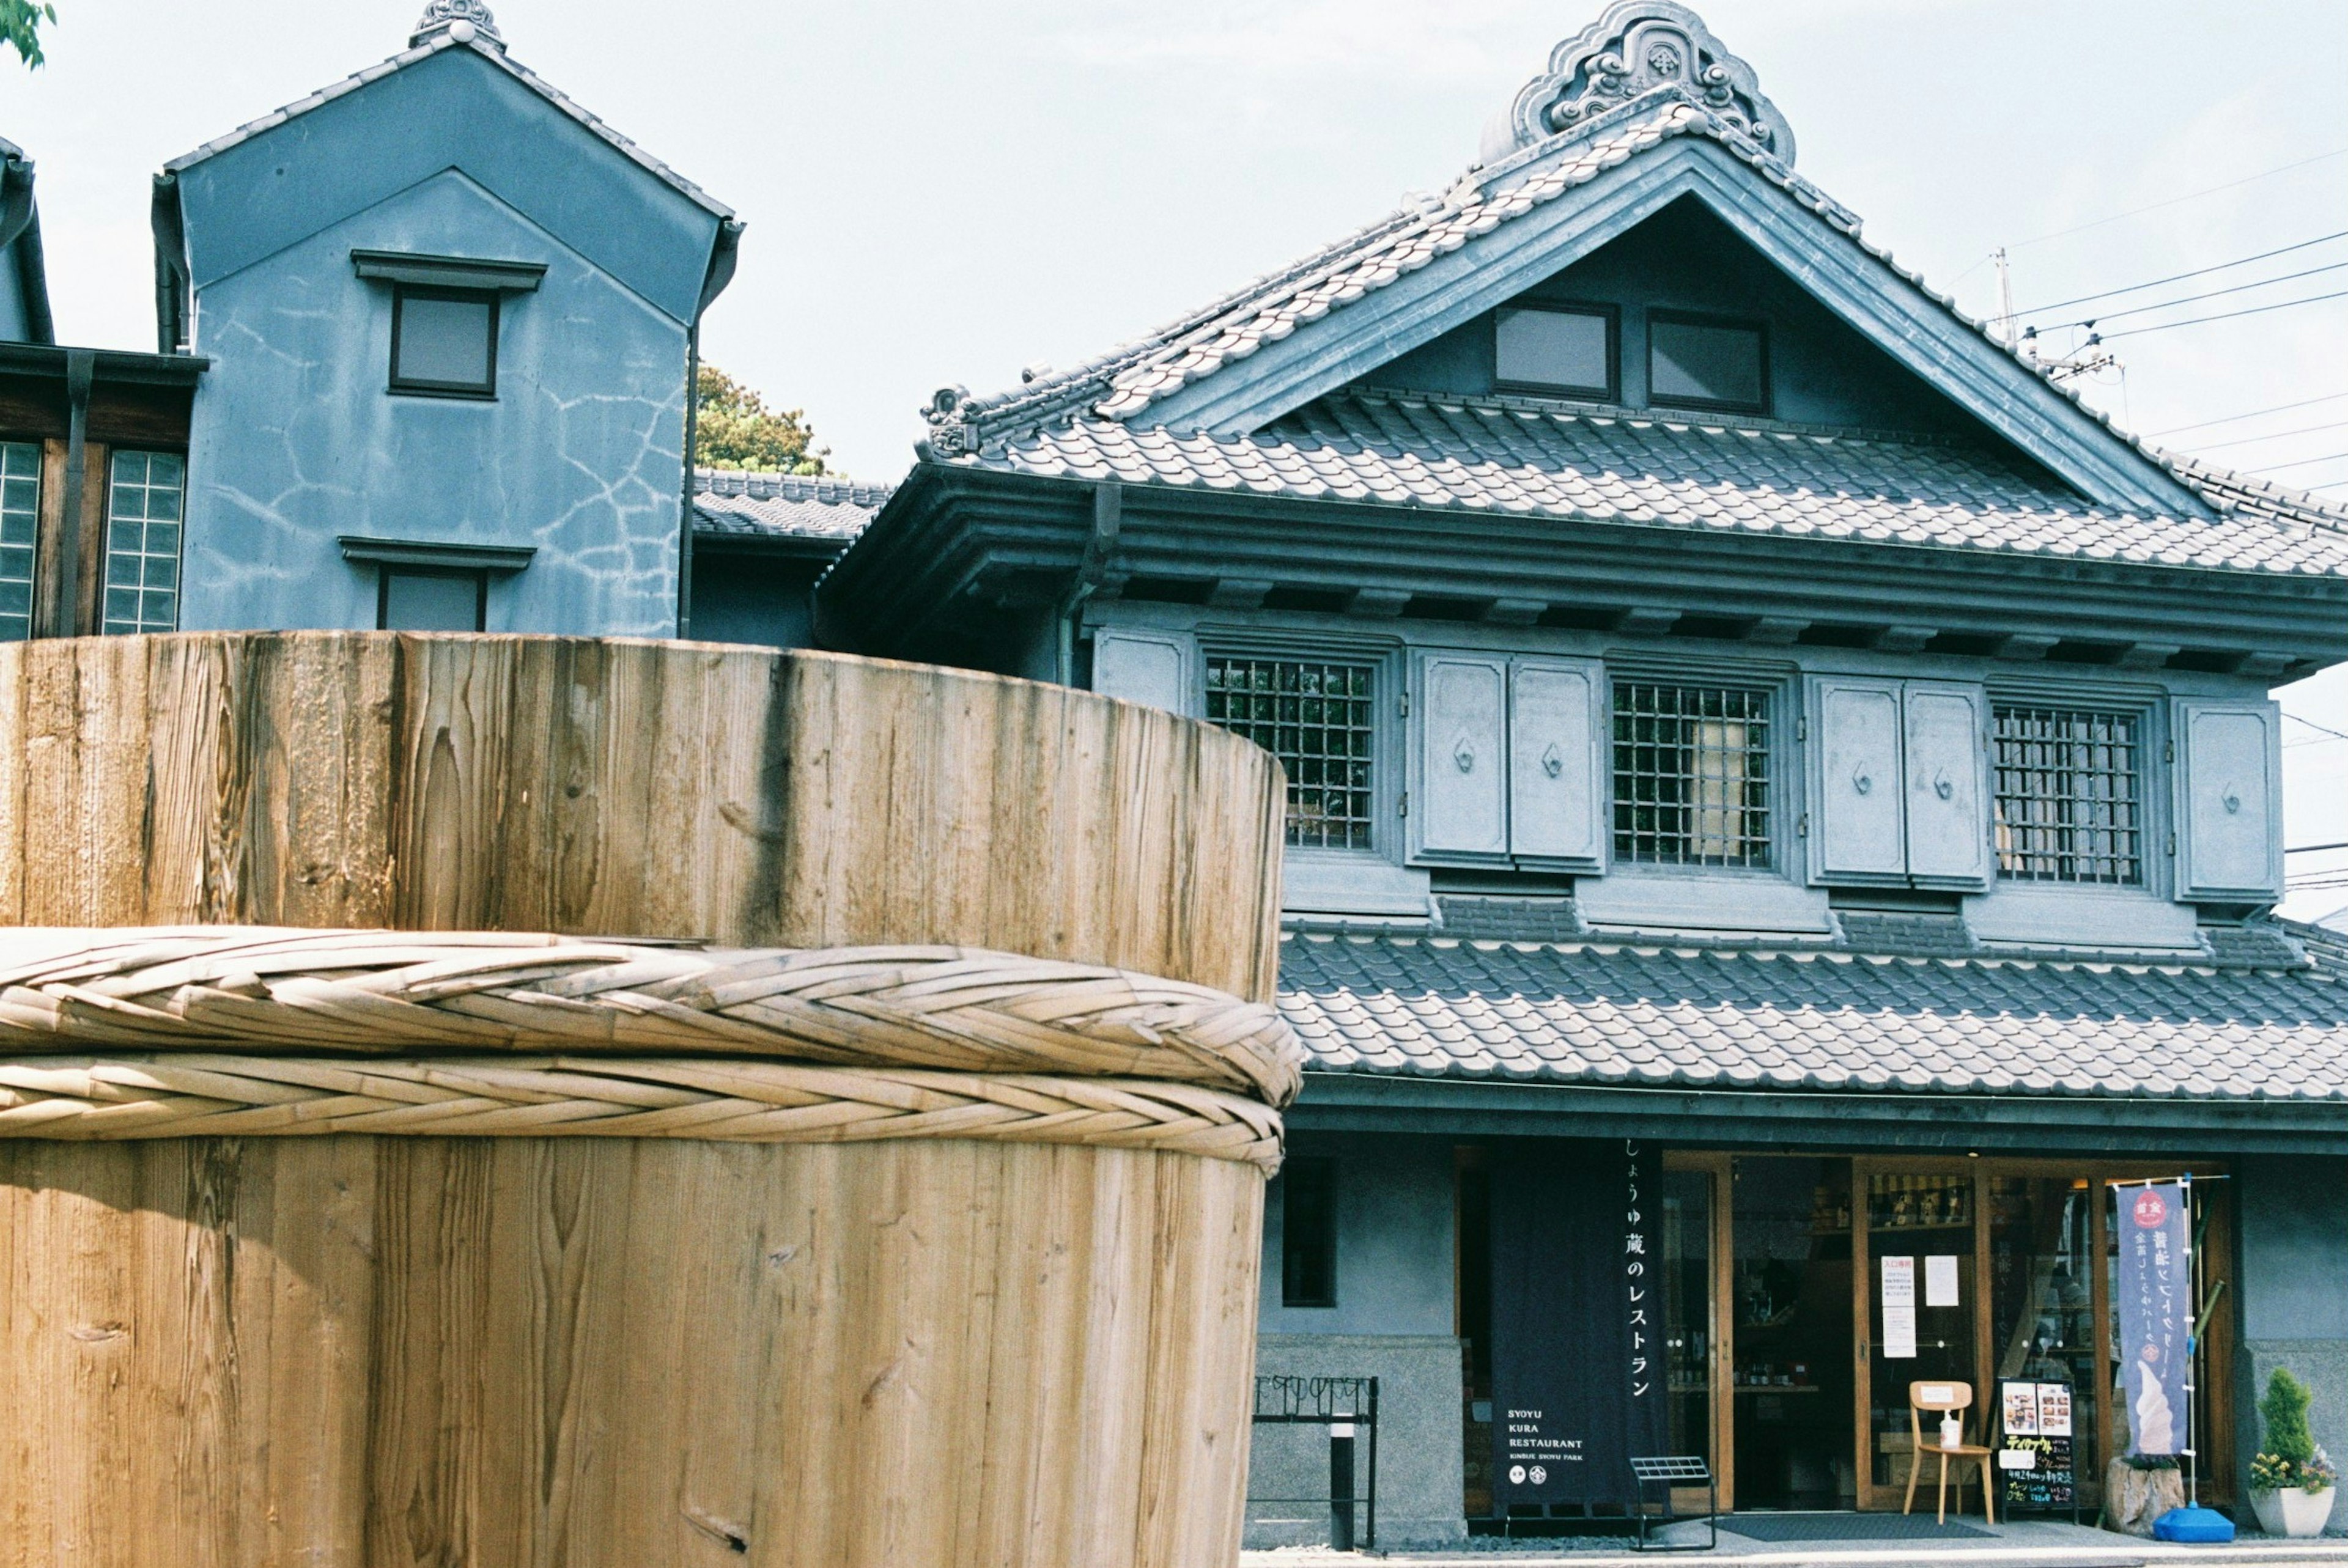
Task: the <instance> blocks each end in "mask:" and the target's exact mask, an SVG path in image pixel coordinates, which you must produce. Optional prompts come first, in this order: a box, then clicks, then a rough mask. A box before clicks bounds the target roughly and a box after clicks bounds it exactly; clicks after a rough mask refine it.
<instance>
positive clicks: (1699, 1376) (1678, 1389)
mask: <svg viewBox="0 0 2348 1568" xmlns="http://www.w3.org/2000/svg"><path fill="white" fill-rule="evenodd" d="M1726 1171H1727V1161H1726V1160H1725V1158H1722V1157H1719V1156H1714V1155H1703V1154H1685V1155H1681V1154H1675V1155H1673V1156H1670V1157H1669V1158H1668V1159H1667V1160H1666V1162H1665V1164H1664V1169H1663V1182H1662V1187H1661V1191H1662V1195H1663V1226H1662V1230H1663V1353H1664V1365H1665V1369H1666V1371H1667V1373H1668V1375H1669V1379H1670V1380H1669V1388H1670V1391H1671V1400H1670V1403H1669V1405H1668V1406H1667V1409H1668V1411H1669V1415H1668V1418H1667V1419H1668V1421H1669V1426H1670V1431H1669V1439H1668V1440H1669V1444H1670V1448H1669V1451H1670V1452H1672V1453H1674V1454H1697V1455H1701V1456H1702V1457H1703V1458H1704V1461H1705V1462H1706V1463H1707V1464H1709V1465H1711V1466H1712V1470H1713V1474H1714V1475H1715V1476H1722V1472H1723V1470H1724V1468H1725V1467H1724V1466H1723V1465H1722V1464H1721V1460H1720V1454H1721V1442H1720V1436H1721V1413H1720V1409H1719V1400H1718V1399H1717V1397H1716V1396H1717V1393H1718V1389H1719V1382H1720V1378H1719V1369H1720V1368H1725V1366H1726V1365H1727V1359H1726V1353H1725V1347H1724V1345H1723V1344H1722V1330H1723V1329H1724V1327H1725V1324H1724V1323H1723V1321H1722V1318H1723V1312H1722V1304H1721V1295H1720V1290H1719V1281H1718V1277H1717V1276H1718V1269H1719V1263H1720V1245H1719V1241H1720V1236H1721V1235H1722V1234H1723V1233H1722V1227H1723V1225H1725V1221H1726V1218H1727V1214H1726V1212H1725V1204H1724V1202H1723V1200H1722V1198H1721V1197H1720V1195H1719V1182H1720V1179H1721V1178H1722V1177H1723V1176H1724V1175H1725V1173H1726ZM1723 1482H1724V1485H1723V1491H1722V1493H1721V1505H1722V1506H1723V1507H1727V1506H1729V1498H1728V1493H1727V1491H1726V1490H1725V1477H1723ZM1673 1501H1674V1503H1675V1504H1676V1505H1677V1506H1678V1508H1679V1509H1680V1511H1681V1512H1695V1511H1700V1510H1701V1509H1703V1508H1704V1506H1705V1502H1706V1499H1705V1498H1704V1496H1703V1495H1702V1489H1697V1491H1694V1492H1691V1493H1689V1494H1687V1495H1684V1496H1681V1497H1677V1498H1675V1499H1674V1500H1673Z"/></svg>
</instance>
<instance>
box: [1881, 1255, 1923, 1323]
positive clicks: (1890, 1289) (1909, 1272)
mask: <svg viewBox="0 0 2348 1568" xmlns="http://www.w3.org/2000/svg"><path fill="white" fill-rule="evenodd" d="M1915 1305H1916V1260H1915V1259H1914V1258H1912V1257H1887V1258H1885V1259H1884V1260H1883V1307H1884V1310H1886V1311H1887V1312H1888V1311H1890V1309H1891V1308H1892V1307H1913V1306H1915Z"/></svg>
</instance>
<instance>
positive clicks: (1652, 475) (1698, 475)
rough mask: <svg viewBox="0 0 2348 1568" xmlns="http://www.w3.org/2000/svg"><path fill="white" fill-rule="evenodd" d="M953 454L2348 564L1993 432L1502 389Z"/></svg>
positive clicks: (1636, 514)
mask: <svg viewBox="0 0 2348 1568" xmlns="http://www.w3.org/2000/svg"><path fill="white" fill-rule="evenodd" d="M957 461H959V462H963V463H965V464H975V465H981V466H989V467H995V468H1002V469H1008V470H1014V471H1018V472H1024V473H1033V474H1052V475H1064V476H1068V477H1077V478H1084V479H1117V480H1122V481H1124V482H1126V483H1128V484H1155V485H1168V486H1178V487H1195V488H1199V489H1204V490H1229V491H1246V492H1250V493H1252V494H1256V495H1263V496H1289V497H1334V498H1339V499H1346V500H1356V501H1372V502H1386V503H1389V504H1395V505H1403V504H1407V505H1412V506H1419V507H1452V508H1457V509H1461V510H1467V511H1481V512H1493V513H1501V514H1510V513H1513V514H1520V515H1526V516H1532V517H1547V518H1560V519H1564V518H1579V519H1588V520H1593V521H1599V522H1612V523H1629V524H1637V525H1645V526H1649V527H1657V528H1688V529H1704V530H1721V529H1735V530H1738V531H1742V532H1748V533H1759V534H1776V535H1783V536H1791V537H1804V538H1822V539H1852V540H1867V541H1874V542H1879V543H1887V544H1907V545H1918V546H1927V547H1935V548H1949V549H1966V550H1990V551H1996V552H2000V553H2005V554H2025V555H2034V556H2040V557H2050V558H2075V559H2085V560H2108V561H2125V562H2130V563H2135V564H2141V565H2148V566H2175V567H2197V568H2202V569H2225V570H2240V571H2265V572H2288V573H2298V574H2307V575H2320V576H2326V577H2342V576H2348V521H2343V524H2342V525H2340V526H2328V525H2325V524H2322V523H2320V522H2312V521H2307V520H2296V519H2289V518H2284V517H2282V516H2279V515H2276V514H2275V513H2274V512H2273V511H2271V510H2259V509H2253V508H2251V507H2240V508H2238V509H2235V510H2232V511H2230V512H2227V513H2223V514H2221V515H2219V517H2217V518H2164V517H2137V516H2133V515H2129V514H2126V513H2120V512H2113V511H2108V510H2105V509H2103V508H2100V507H2093V506H2089V505H2086V504H2084V503H2082V502H2080V501H2079V500H2078V499H2077V497H2075V496H2074V495H2073V494H2072V493H2071V492H2069V491H2067V490H2065V489H2062V488H2059V487H2056V486H2055V485H2054V484H2053V483H2051V482H2049V481H2045V480H2043V479H2038V478H2034V477H2032V476H2031V475H2029V474H2028V473H2026V472H2024V470H2023V469H2021V468H2020V467H2018V466H2015V465H2014V464H2013V463H2011V462H2008V461H2006V460H2005V459H2003V458H2002V457H2000V456H1997V455H1996V453H1995V452H1993V450H1991V449H1990V448H1988V447H1986V446H1974V445H1970V444H1966V443H1962V442H1959V441H1954V440H1950V441H1935V440H1933V439H1931V438H1930V437H1921V436H1884V435H1870V434H1866V433H1826V432H1816V431H1806V430H1802V429H1799V428H1797V427H1794V426H1788V425H1773V424H1770V423H1767V422H1763V421H1754V420H1739V419H1735V418H1734V417H1731V416H1695V415H1684V416H1671V415H1657V414H1654V413H1652V412H1638V413H1634V412H1632V411H1628V410H1595V409H1588V408H1579V407H1573V406H1570V405H1559V404H1555V403H1548V402H1544V401H1541V400H1537V399H1528V398H1512V397H1481V398H1471V397H1436V396H1426V395H1416V394H1407V393H1378V392H1352V393H1344V394H1340V395H1332V396H1329V397H1325V398H1323V399H1321V400H1319V401H1318V402H1316V403H1313V404H1312V405H1308V406H1306V407H1305V408H1303V409H1302V410H1299V411H1298V412H1296V413H1294V414H1291V415H1287V416H1285V417H1283V418H1282V419H1280V420H1277V421H1275V422H1273V423H1272V425H1268V426H1266V427H1265V428H1264V429H1263V430H1262V431H1260V432H1258V433H1257V434H1255V435H1253V436H1225V437H1216V436H1205V435H1196V434H1193V435H1181V434H1177V433H1175V432H1172V431H1169V430H1166V429H1162V428H1144V429H1137V428H1134V427H1133V426H1131V425H1126V424H1120V423H1118V422H1117V421H1115V420H1110V419H1103V418H1097V417H1088V418H1082V419H1075V420H1071V421H1068V422H1066V423H1065V424H1059V425H1046V426H1045V427H1044V428H1041V429H1038V430H1035V431H1031V432H1029V433H1027V434H1025V435H1024V436H1019V437H1017V438H1015V439H1014V440H1011V441H1010V442H1008V443H1007V444H1005V445H1004V446H997V447H991V448H989V449H987V450H986V451H985V452H984V453H983V454H982V455H980V456H973V457H967V458H962V459H958V460H957Z"/></svg>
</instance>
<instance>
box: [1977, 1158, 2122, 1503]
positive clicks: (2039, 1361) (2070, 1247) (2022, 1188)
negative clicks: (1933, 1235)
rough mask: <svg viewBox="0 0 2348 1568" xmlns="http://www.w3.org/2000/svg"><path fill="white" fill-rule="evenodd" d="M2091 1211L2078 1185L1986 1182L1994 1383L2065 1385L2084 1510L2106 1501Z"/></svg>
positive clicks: (2066, 1181)
mask: <svg viewBox="0 0 2348 1568" xmlns="http://www.w3.org/2000/svg"><path fill="white" fill-rule="evenodd" d="M2094 1203H2095V1184H2093V1183H2092V1182H2090V1181H2089V1180H2088V1179H2087V1178H2086V1177H2085V1176H2013V1175H1992V1176H1991V1177H1990V1178H1989V1275H1990V1280H1989V1304H1990V1305H1989V1317H1990V1332H1989V1344H1990V1360H1991V1374H1992V1377H1993V1378H2027V1379H2030V1380H2032V1381H2034V1382H2044V1383H2068V1384H2069V1385H2070V1386H2071V1432H2072V1455H2073V1460H2072V1471H2073V1474H2074V1475H2075V1478H2076V1481H2077V1484H2078V1487H2079V1493H2080V1500H2081V1501H2082V1503H2083V1504H2084V1505H2085V1506H2087V1507H2091V1508H2092V1507H2095V1506H2096V1505H2098V1504H2099V1503H2100V1502H2101V1501H2102V1495H2103V1488H2102V1477H2103V1451H2102V1442H2101V1440H2100V1439H2101V1433H2100V1427H2101V1414H2100V1409H2099V1407H2100V1402H2101V1401H2100V1399H2099V1398H2098V1384H2099V1382H2100V1380H2101V1379H2100V1377H2099V1369H2098V1368H2097V1366H2096V1284H2095V1282H2096V1254H2095V1210H2094ZM1991 1386H1992V1387H1993V1388H1994V1386H1995V1385H1994V1383H1992V1385H1991Z"/></svg>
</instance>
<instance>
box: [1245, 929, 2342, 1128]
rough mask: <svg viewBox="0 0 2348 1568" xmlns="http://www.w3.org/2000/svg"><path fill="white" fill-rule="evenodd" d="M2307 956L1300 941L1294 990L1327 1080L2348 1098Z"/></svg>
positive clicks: (1365, 938) (1316, 936)
mask: <svg viewBox="0 0 2348 1568" xmlns="http://www.w3.org/2000/svg"><path fill="white" fill-rule="evenodd" d="M2279 951H2280V952H2281V953H2286V954H2289V953H2291V947H2290V945H2289V944H2288V943H2281V944H2279ZM2292 957H2293V959H2294V961H2295V962H2296V964H2297V967H2295V968H2287V969H2286V968H2250V967H2234V966H2230V965H2227V964H2225V963H2223V962H2220V961H2219V960H2216V959H2214V958H2213V959H2211V960H2209V961H2208V962H2203V963H2175V964H2168V963H2163V964H2147V963H2117V962H2091V961H2077V960H2052V959H2031V958H2011V957H1999V958H1982V957H1967V958H1925V957H1898V956H1890V955H1885V954H1867V953H1859V952H1854V951H1850V950H1848V949H1847V948H1846V949H1838V950H1824V951H1821V950H1810V951H1800V952H1791V951H1785V950H1782V949H1775V950H1756V949H1745V950H1731V949H1723V948H1693V947H1678V946H1646V945H1632V944H1623V943H1591V942H1581V943H1563V944H1560V943H1533V942H1519V943H1511V942H1503V941H1492V940H1484V941H1471V940H1461V939H1457V938H1448V937H1423V936H1399V935H1394V934H1377V935H1348V934H1344V933H1337V932H1325V931H1324V932H1313V931H1298V932H1292V933H1290V934H1289V935H1288V936H1286V937H1285V938H1283V939H1282V947H1281V974H1280V989H1281V1008H1282V1011H1283V1012H1284V1013H1285V1014H1286V1015H1287V1018H1288V1020H1289V1021H1290V1022H1291V1023H1292V1024H1293V1025H1294V1026H1295V1028H1296V1030H1297V1033H1298V1034H1299V1035H1300V1036H1301V1037H1302V1038H1303V1041H1304V1045H1305V1049H1306V1050H1307V1052H1308V1053H1309V1058H1310V1061H1309V1067H1310V1069H1311V1070H1313V1071H1323V1072H1353V1073H1374V1074H1382V1075H1386V1076H1399V1077H1409V1078H1430V1077H1434V1078H1467V1079H1496V1080H1507V1081H1549V1082H1560V1083H1584V1084H1628V1085H1687V1086H1710V1087H1718V1088H1749V1089H1765V1090H1841V1091H1880V1090H1911V1091H1929V1092H1938V1093H2000V1092H2005V1093H2023V1094H2036V1095H2100V1096H2127V1097H2147V1096H2171V1095H2178V1096H2190V1097H2194V1098H2201V1099H2213V1100H2261V1099H2295V1100H2301V1101H2307V1100H2317V1101H2326V1102H2348V985H2343V984H2342V983H2340V980H2339V979H2337V978H2335V977H2336V976H2337V974H2338V973H2339V971H2337V970H2335V969H2332V968H2324V967H2310V966H2308V965H2307V964H2306V963H2305V962H2304V960H2299V959H2297V958H2296V955H2295V954H2292Z"/></svg>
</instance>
